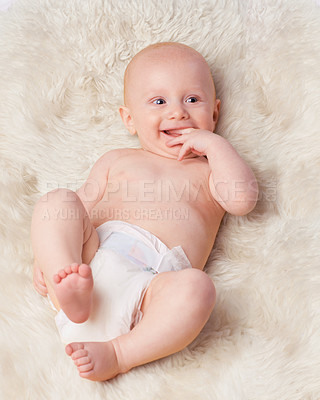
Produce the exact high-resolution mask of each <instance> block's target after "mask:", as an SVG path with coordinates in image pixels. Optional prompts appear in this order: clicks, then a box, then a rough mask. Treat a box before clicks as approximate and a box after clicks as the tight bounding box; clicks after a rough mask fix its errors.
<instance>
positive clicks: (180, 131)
mask: <svg viewBox="0 0 320 400" xmlns="http://www.w3.org/2000/svg"><path fill="white" fill-rule="evenodd" d="M185 129H187V128H183V129H170V130H164V131H162V132H163V133H165V134H166V135H169V136H173V137H176V136H180V135H183V134H184V131H185Z"/></svg>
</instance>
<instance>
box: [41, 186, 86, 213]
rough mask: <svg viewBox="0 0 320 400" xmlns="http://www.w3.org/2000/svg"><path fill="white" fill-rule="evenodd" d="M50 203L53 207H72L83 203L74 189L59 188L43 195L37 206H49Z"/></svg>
mask: <svg viewBox="0 0 320 400" xmlns="http://www.w3.org/2000/svg"><path fill="white" fill-rule="evenodd" d="M48 205H50V206H51V207H61V206H68V207H72V206H79V205H82V203H81V200H80V198H79V196H78V195H77V194H76V193H75V192H73V191H72V190H70V189H65V188H58V189H53V190H51V191H50V192H48V193H46V194H45V195H43V196H42V197H41V198H40V199H39V201H38V203H37V204H36V208H41V207H47V206H48Z"/></svg>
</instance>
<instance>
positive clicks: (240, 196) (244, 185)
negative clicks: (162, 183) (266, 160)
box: [167, 129, 258, 215]
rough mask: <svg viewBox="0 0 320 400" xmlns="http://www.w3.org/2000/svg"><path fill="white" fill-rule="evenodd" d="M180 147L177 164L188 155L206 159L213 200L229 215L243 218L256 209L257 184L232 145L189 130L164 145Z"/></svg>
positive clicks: (203, 133) (207, 133) (213, 135)
mask: <svg viewBox="0 0 320 400" xmlns="http://www.w3.org/2000/svg"><path fill="white" fill-rule="evenodd" d="M176 144H182V147H181V150H180V153H179V156H178V160H182V159H183V157H184V156H185V155H187V154H189V153H190V152H193V153H195V154H197V155H205V156H207V159H208V162H209V166H210V170H211V173H210V177H209V187H210V191H211V194H212V196H213V198H214V199H215V200H217V201H218V202H219V204H220V205H221V206H222V207H223V208H224V209H225V210H226V211H227V212H229V213H230V214H233V215H245V214H247V213H249V212H250V211H251V210H252V209H253V208H254V207H255V205H256V202H257V197H258V184H257V181H256V179H255V176H254V174H253V172H252V171H251V169H250V167H249V166H248V165H247V164H246V163H245V161H244V160H243V159H242V158H241V157H240V156H239V154H238V153H237V152H236V150H235V149H234V148H233V147H232V146H231V144H230V143H229V142H228V141H227V140H226V139H224V138H223V137H221V136H218V135H216V134H215V133H212V132H209V131H206V130H200V129H190V130H188V131H186V133H184V134H183V135H180V136H179V137H176V138H174V139H172V140H170V141H168V142H167V145H168V146H174V145H176Z"/></svg>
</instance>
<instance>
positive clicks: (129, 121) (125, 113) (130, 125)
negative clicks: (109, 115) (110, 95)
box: [119, 106, 137, 135]
mask: <svg viewBox="0 0 320 400" xmlns="http://www.w3.org/2000/svg"><path fill="white" fill-rule="evenodd" d="M119 113H120V116H121V118H122V121H123V123H124V124H125V126H126V128H127V129H128V131H129V132H130V134H131V135H135V134H136V133H137V131H136V128H135V126H134V122H133V118H132V116H131V113H130V110H129V108H128V107H126V106H121V107H120V108H119Z"/></svg>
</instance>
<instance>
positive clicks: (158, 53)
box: [124, 42, 215, 105]
mask: <svg viewBox="0 0 320 400" xmlns="http://www.w3.org/2000/svg"><path fill="white" fill-rule="evenodd" d="M179 58H180V59H181V58H184V59H185V60H186V59H188V60H190V61H197V62H200V63H202V64H203V66H204V68H205V69H206V70H207V73H208V74H209V75H210V79H211V80H212V84H213V78H212V75H211V71H210V68H209V65H208V64H207V62H206V60H205V59H204V57H203V56H202V55H201V54H200V53H199V52H197V51H196V50H194V49H192V48H191V47H189V46H187V45H184V44H182V43H176V42H162V43H155V44H152V45H150V46H148V47H146V48H144V49H143V50H141V51H140V52H139V53H137V54H136V55H135V56H134V57H133V58H132V60H131V61H130V62H129V64H128V66H127V68H126V71H125V74H124V103H125V105H127V104H128V100H129V93H130V86H131V82H132V81H133V80H134V78H135V74H136V72H137V71H139V69H140V68H141V66H142V65H146V64H147V63H148V62H153V63H154V62H157V61H158V62H161V61H162V62H163V60H166V62H167V63H168V64H169V65H170V63H171V62H174V61H175V60H177V59H179ZM213 90H214V84H213ZM214 95H215V90H214Z"/></svg>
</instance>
